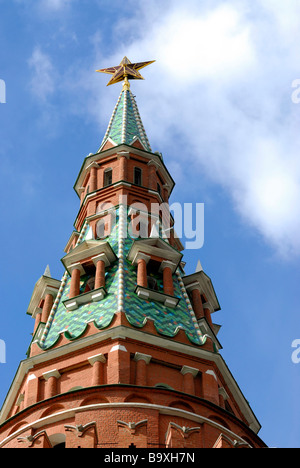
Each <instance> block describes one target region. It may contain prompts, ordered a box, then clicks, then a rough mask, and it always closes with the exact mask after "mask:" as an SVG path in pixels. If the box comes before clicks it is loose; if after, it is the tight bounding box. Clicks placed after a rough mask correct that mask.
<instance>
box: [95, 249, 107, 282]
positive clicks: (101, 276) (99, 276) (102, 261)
mask: <svg viewBox="0 0 300 468" xmlns="http://www.w3.org/2000/svg"><path fill="white" fill-rule="evenodd" d="M92 260H93V262H94V265H95V266H96V276H95V289H99V288H105V267H106V266H108V265H109V260H108V258H107V256H106V255H105V254H104V253H102V254H100V255H97V257H93V259H92Z"/></svg>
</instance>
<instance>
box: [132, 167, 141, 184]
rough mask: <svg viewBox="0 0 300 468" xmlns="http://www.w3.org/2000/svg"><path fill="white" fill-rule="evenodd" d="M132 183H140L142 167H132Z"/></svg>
mask: <svg viewBox="0 0 300 468" xmlns="http://www.w3.org/2000/svg"><path fill="white" fill-rule="evenodd" d="M134 184H135V185H142V169H140V168H139V167H135V168H134Z"/></svg>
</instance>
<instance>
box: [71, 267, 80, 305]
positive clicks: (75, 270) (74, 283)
mask: <svg viewBox="0 0 300 468" xmlns="http://www.w3.org/2000/svg"><path fill="white" fill-rule="evenodd" d="M69 270H71V272H72V273H71V286H70V296H69V298H70V299H72V297H75V296H79V293H80V275H81V274H82V271H83V268H82V266H81V264H80V263H76V264H74V265H71V267H70V268H69Z"/></svg>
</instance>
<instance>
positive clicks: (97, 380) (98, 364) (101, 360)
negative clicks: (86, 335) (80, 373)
mask: <svg viewBox="0 0 300 468" xmlns="http://www.w3.org/2000/svg"><path fill="white" fill-rule="evenodd" d="M88 361H89V363H90V364H91V366H93V377H92V386H96V385H103V384H104V364H105V363H106V358H105V357H104V356H103V354H98V355H97V356H92V357H90V358H88Z"/></svg>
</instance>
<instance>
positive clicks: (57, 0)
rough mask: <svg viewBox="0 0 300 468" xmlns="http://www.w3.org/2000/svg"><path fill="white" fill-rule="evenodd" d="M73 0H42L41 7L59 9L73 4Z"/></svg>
mask: <svg viewBox="0 0 300 468" xmlns="http://www.w3.org/2000/svg"><path fill="white" fill-rule="evenodd" d="M72 1H73V0H41V7H42V8H46V9H47V10H52V11H59V10H62V9H63V8H65V7H67V6H69V5H71V3H72Z"/></svg>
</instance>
